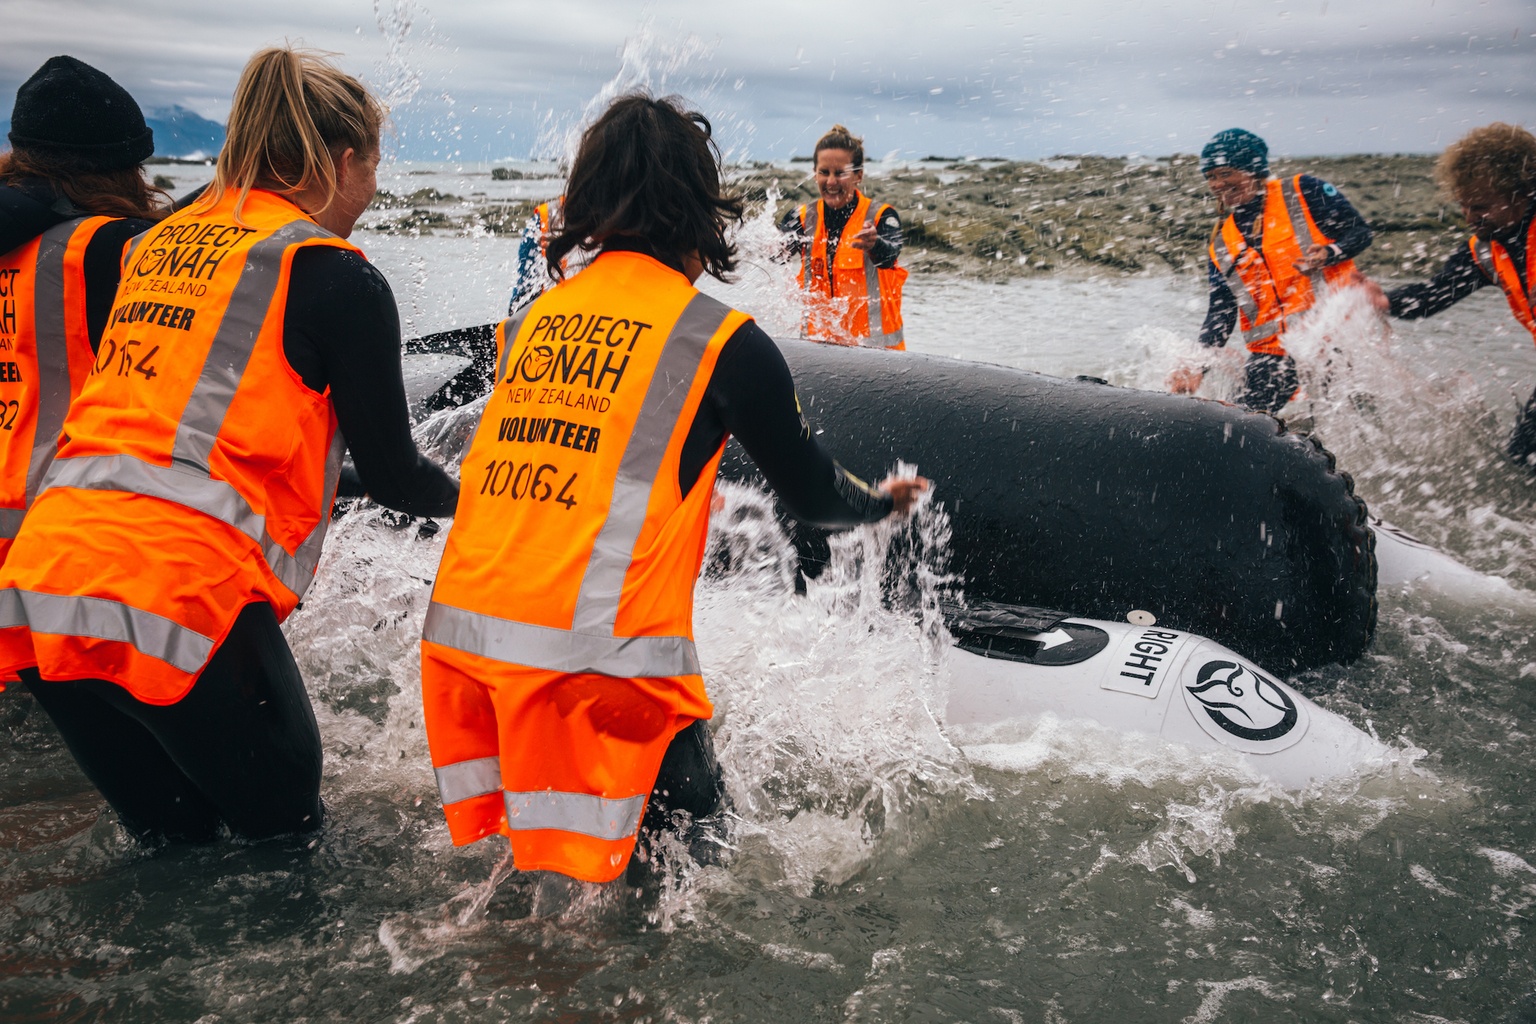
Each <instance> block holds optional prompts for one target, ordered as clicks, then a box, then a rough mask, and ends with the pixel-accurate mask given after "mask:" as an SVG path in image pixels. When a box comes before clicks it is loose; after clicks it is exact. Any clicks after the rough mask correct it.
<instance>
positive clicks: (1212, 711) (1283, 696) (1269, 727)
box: [1188, 661, 1300, 742]
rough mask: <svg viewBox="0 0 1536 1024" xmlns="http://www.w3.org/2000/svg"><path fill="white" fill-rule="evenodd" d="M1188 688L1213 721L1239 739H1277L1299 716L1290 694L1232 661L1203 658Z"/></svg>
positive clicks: (1260, 740)
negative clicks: (1203, 662) (1204, 659)
mask: <svg viewBox="0 0 1536 1024" xmlns="http://www.w3.org/2000/svg"><path fill="white" fill-rule="evenodd" d="M1188 690H1189V694H1190V696H1192V697H1194V699H1195V700H1197V701H1199V702H1200V706H1201V707H1202V708H1204V709H1205V713H1206V714H1207V715H1209V716H1210V717H1211V720H1212V721H1213V722H1215V723H1216V724H1217V725H1219V726H1220V727H1221V728H1222V729H1223V730H1225V731H1226V732H1229V733H1231V734H1232V735H1233V736H1236V737H1238V738H1239V739H1245V740H1253V741H1255V742H1262V741H1264V740H1275V739H1279V738H1280V737H1282V736H1284V735H1285V734H1286V733H1288V732H1290V731H1291V730H1292V729H1294V728H1295V727H1296V722H1297V720H1298V718H1299V717H1300V714H1299V712H1298V711H1297V710H1296V702H1295V701H1293V700H1292V699H1291V697H1290V694H1288V693H1286V692H1285V691H1284V690H1283V689H1281V688H1280V687H1279V686H1278V685H1276V684H1275V683H1274V682H1272V681H1271V680H1268V679H1265V678H1264V677H1263V676H1261V675H1259V674H1258V673H1257V672H1255V671H1253V670H1252V669H1250V668H1248V667H1247V666H1244V665H1239V664H1238V663H1237V662H1234V661H1208V662H1206V663H1205V665H1204V666H1203V667H1202V668H1201V669H1200V673H1199V675H1198V676H1196V678H1195V682H1194V683H1193V684H1192V685H1190V686H1189V687H1188Z"/></svg>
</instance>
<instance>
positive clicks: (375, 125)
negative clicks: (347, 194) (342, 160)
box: [196, 46, 384, 220]
mask: <svg viewBox="0 0 1536 1024" xmlns="http://www.w3.org/2000/svg"><path fill="white" fill-rule="evenodd" d="M330 56H334V55H333V54H325V53H321V52H319V51H315V50H295V49H292V48H291V47H287V46H273V47H269V48H267V49H265V50H261V51H260V52H258V53H257V54H256V55H255V56H253V57H252V58H251V59H250V61H249V63H247V64H246V65H245V70H244V71H242V72H241V73H240V83H239V84H238V85H236V86H235V98H234V102H233V103H232V104H231V106H230V111H229V127H228V129H227V130H226V135H225V139H224V148H223V149H222V150H220V151H219V163H218V167H217V168H216V169H215V171H214V175H213V184H211V185H209V186H208V189H207V191H206V192H204V193H203V195H202V196H200V197H199V198H198V200H197V204H196V207H197V209H199V210H207V209H210V208H212V207H213V206H214V205H215V204H217V203H218V202H219V201H220V200H221V199H222V198H223V197H224V194H225V193H226V192H228V191H230V190H232V189H238V190H239V191H240V200H239V202H238V203H236V204H235V218H236V219H237V220H238V219H239V217H240V209H241V207H242V206H244V205H245V198H246V196H247V195H249V194H250V191H251V189H252V188H253V187H256V186H268V185H271V186H275V188H274V191H277V192H280V193H282V194H283V195H293V194H294V193H297V192H306V191H308V190H310V189H313V188H316V187H319V188H321V189H322V190H323V192H324V194H325V196H326V201H325V205H324V206H322V207H320V210H324V209H326V208H328V207H329V206H330V205H331V203H332V202H333V201H334V200H335V198H336V157H337V156H339V155H340V154H341V152H342V151H343V150H345V149H347V148H348V147H351V148H352V149H354V150H356V151H357V152H358V153H372V152H373V151H374V150H376V149H377V148H378V145H379V132H380V129H381V128H382V127H383V124H384V107H383V105H382V104H380V103H379V101H378V100H377V99H376V98H374V96H373V94H372V93H370V92H369V91H368V88H367V87H366V86H365V85H363V83H361V82H359V81H358V80H357V79H355V78H353V77H352V76H351V75H349V74H346V73H345V72H343V71H342V70H340V69H339V68H337V67H336V66H335V65H334V64H332V63H331V62H330V61H329V60H328V59H326V58H327V57H330ZM320 210H311V211H309V212H310V213H319V212H320Z"/></svg>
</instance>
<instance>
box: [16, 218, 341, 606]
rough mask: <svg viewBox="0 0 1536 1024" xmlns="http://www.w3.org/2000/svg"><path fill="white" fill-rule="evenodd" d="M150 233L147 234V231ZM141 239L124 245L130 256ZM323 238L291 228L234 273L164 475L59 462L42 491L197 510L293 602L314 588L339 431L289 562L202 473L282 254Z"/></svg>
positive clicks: (300, 226) (314, 229) (307, 227)
mask: <svg viewBox="0 0 1536 1024" xmlns="http://www.w3.org/2000/svg"><path fill="white" fill-rule="evenodd" d="M152 230H154V229H151V231H152ZM148 235H149V232H145V233H144V234H142V235H140V236H139V237H138V239H136V240H135V241H134V243H132V252H133V253H134V254H135V255H136V254H137V253H138V252H139V250H140V249H141V248H142V247H143V245H144V244H145V242H144V240H145V239H147V237H148ZM332 237H335V236H334V235H332V234H331V232H329V231H327V230H325V229H324V228H322V227H320V226H319V225H318V224H315V223H313V222H311V221H307V220H295V221H292V222H290V223H288V224H285V225H284V226H283V227H281V228H279V229H278V230H277V231H274V232H273V233H272V234H271V235H268V236H267V237H266V238H264V239H262V240H261V241H260V242H257V243H256V244H255V245H253V246H251V248H250V250H249V251H248V252H247V253H246V257H245V265H244V267H242V268H241V274H240V280H239V282H238V283H237V284H236V285H235V290H234V294H233V295H231V296H230V300H229V304H228V305H227V306H226V307H225V309H224V314H223V316H222V318H221V319H220V320H219V326H218V329H217V330H216V331H215V333H214V337H213V342H212V344H211V345H210V346H209V349H208V355H207V358H206V359H204V361H203V367H202V373H201V375H200V376H199V377H198V381H197V384H196V385H194V386H193V388H192V394H191V395H190V396H189V397H188V399H187V405H186V408H185V409H183V410H182V414H181V422H180V423H179V424H177V427H176V440H175V443H174V444H173V446H172V449H171V467H170V468H167V467H164V466H156V465H152V464H150V463H147V462H143V461H141V460H139V459H136V458H134V457H132V456H129V455H104V456H90V457H83V458H74V459H59V460H56V461H55V462H54V464H53V467H52V468H51V469H50V470H49V471H48V474H47V476H46V477H45V478H44V481H43V487H78V488H82V489H87V490H111V491H128V492H130V493H135V494H146V495H149V496H151V497H156V498H163V499H165V500H166V501H174V502H176V503H177V504H180V505H185V506H186V507H187V508H192V509H197V510H198V511H200V512H204V513H206V514H207V515H210V516H212V517H214V518H215V519H218V520H219V521H220V522H223V523H228V524H229V525H230V526H232V527H234V528H235V529H237V530H239V531H240V532H241V533H243V534H245V535H246V536H247V537H249V538H251V540H253V541H255V542H256V543H257V544H258V545H259V546H260V547H261V551H262V555H263V557H264V558H265V559H266V562H267V565H268V566H269V567H270V568H271V570H272V574H273V575H274V576H276V577H277V578H278V579H279V580H280V581H281V582H282V584H283V586H285V587H287V588H288V589H289V590H291V591H293V593H294V594H296V595H298V596H299V597H303V596H304V591H305V590H307V589H308V588H309V584H310V583H311V582H312V581H313V580H314V574H315V566H316V565H317V564H318V563H319V561H320V550H321V548H322V547H323V546H324V544H325V531H326V528H327V526H328V525H329V524H330V515H329V512H330V508H329V499H330V498H331V497H332V496H333V495H334V494H335V492H336V482H337V480H338V478H339V477H340V475H341V462H342V456H343V455H344V453H345V449H346V442H345V440H344V439H343V438H342V436H341V433H340V431H338V432H337V433H336V434H335V436H333V437H332V438H331V446H330V449H329V450H328V451H327V452H326V460H325V479H324V482H323V486H322V489H321V493H322V495H324V497H323V499H322V501H324V502H325V506H324V507H322V508H319V509H316V513H317V516H316V523H315V527H314V529H313V530H311V531H310V533H309V535H308V536H307V537H305V538H304V540H303V541H301V542H300V544H299V548H298V551H297V552H296V553H295V554H292V555H290V554H289V553H288V552H287V551H286V550H284V548H283V547H282V545H281V544H279V543H277V541H276V540H274V539H273V538H272V537H271V535H269V534H268V533H267V529H266V518H265V517H264V516H261V515H258V514H257V513H256V512H255V510H254V509H252V508H251V506H250V504H249V503H248V502H247V501H246V500H245V499H244V498H243V497H241V495H240V493H239V492H238V491H236V490H235V489H234V487H233V486H231V485H230V484H228V483H225V482H224V481H222V480H215V479H213V477H212V475H211V470H210V469H209V466H208V458H209V455H210V454H211V453H212V451H213V445H214V441H215V439H216V438H217V437H218V435H219V431H221V430H222V429H223V428H224V418H225V416H226V415H228V413H229V406H230V403H231V402H232V401H233V399H234V396H235V392H236V391H238V390H239V388H240V381H241V379H242V378H243V377H244V375H245V368H246V364H247V363H249V362H250V358H251V353H252V352H253V351H254V350H255V348H256V339H257V337H258V336H259V335H260V334H261V327H262V324H263V323H264V322H265V321H266V318H267V316H268V314H269V313H270V312H271V307H272V300H273V298H274V297H275V296H276V294H277V284H278V279H279V277H280V276H281V271H282V264H283V253H284V252H286V251H287V249H288V247H289V246H291V245H295V244H297V243H299V242H303V241H306V240H308V239H311V238H332Z"/></svg>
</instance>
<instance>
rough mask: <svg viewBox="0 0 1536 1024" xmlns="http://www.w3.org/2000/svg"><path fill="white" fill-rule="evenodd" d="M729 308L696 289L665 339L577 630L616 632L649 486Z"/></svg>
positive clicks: (584, 583)
mask: <svg viewBox="0 0 1536 1024" xmlns="http://www.w3.org/2000/svg"><path fill="white" fill-rule="evenodd" d="M730 315H731V307H729V306H727V305H725V304H724V303H722V302H719V301H717V300H715V299H712V298H710V297H709V296H708V295H705V294H703V293H702V292H701V293H698V294H696V295H694V297H693V298H692V299H691V300H689V302H688V305H687V306H686V307H685V308H684V309H683V314H682V316H680V317H678V318H677V323H676V324H675V325H674V326H673V328H672V333H671V334H669V335H668V336H667V340H666V342H665V344H664V345H663V346H662V350H661V358H660V359H659V360H658V361H657V363H656V370H655V372H654V373H653V374H652V375H651V382H650V385H649V386H648V387H647V388H646V390H645V400H644V401H643V402H641V404H640V415H639V416H638V417H636V419H635V428H634V430H633V431H631V432H630V435H629V440H628V441H627V443H626V444H625V446H624V454H623V456H622V457H621V458H620V459H619V473H618V477H617V479H615V480H614V484H613V498H612V499H611V501H610V503H609V505H608V517H607V518H606V519H605V520H604V521H603V526H602V529H600V530H599V531H598V534H597V540H596V541H595V542H594V543H593V545H592V555H591V557H590V558H589V559H588V560H587V570H586V572H585V573H584V574H583V576H582V579H581V589H580V590H579V591H578V592H577V594H576V610H575V613H574V614H573V615H572V617H571V629H573V630H575V631H576V632H578V633H598V634H601V635H604V636H612V635H613V627H614V622H615V621H616V620H617V618H618V615H619V595H620V592H621V591H622V590H623V589H624V576H625V574H626V573H628V571H629V566H630V562H631V560H632V558H633V556H634V551H635V542H636V541H637V540H638V539H639V537H640V530H641V528H642V527H644V526H645V512H646V508H647V507H648V506H649V504H650V500H651V488H652V487H654V486H655V485H656V476H657V474H658V473H659V472H660V471H661V463H662V460H663V459H664V458H665V457H666V454H667V443H668V442H669V441H670V440H671V439H672V435H673V433H674V432H675V431H676V430H677V426H678V420H680V419H681V418H682V415H683V404H684V403H685V402H686V401H687V399H688V392H689V391H690V390H692V388H693V382H694V378H695V377H697V376H698V374H699V364H700V362H701V361H702V360H703V358H704V352H705V350H706V349H707V348H708V347H709V339H711V338H713V337H714V336H715V332H716V331H718V330H719V329H720V327H721V325H722V324H724V323H725V320H726V318H727V317H728V316H730ZM690 646H691V645H690ZM625 674H626V675H628V674H629V673H625Z"/></svg>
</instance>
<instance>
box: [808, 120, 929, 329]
mask: <svg viewBox="0 0 1536 1024" xmlns="http://www.w3.org/2000/svg"><path fill="white" fill-rule="evenodd" d="M815 161H816V163H815V167H816V169H815V178H816V188H817V191H819V192H820V193H821V198H820V199H819V200H817V201H816V202H814V203H808V204H806V205H805V206H801V207H799V208H797V209H792V210H790V211H789V213H787V214H786V215H785V216H784V219H783V220H782V221H780V222H779V230H780V231H782V232H784V233H785V234H786V235H788V236H789V242H788V251H789V253H790V254H791V255H798V256H799V257H800V287H801V289H802V290H804V292H805V296H804V300H805V315H804V318H803V320H802V325H801V334H802V335H803V336H804V337H806V338H810V339H811V340H813V341H829V342H833V343H835V344H839V345H868V346H871V347H874V348H893V349H905V348H906V347H907V344H906V334H905V332H904V329H903V327H902V318H901V289H902V285H903V284H904V283H905V282H906V279H907V272H906V270H905V269H903V268H902V267H901V266H900V265H899V262H898V261H899V259H900V257H901V245H902V236H901V218H900V217H898V216H897V214H896V210H895V208H894V207H892V206H890V205H888V204H886V203H878V202H874V201H872V200H871V199H870V198H869V197H868V196H866V195H865V194H864V193H863V191H862V186H863V184H864V140H863V139H861V138H858V137H857V136H855V135H853V134H852V133H851V132H849V131H848V129H847V128H844V127H843V126H842V125H840V124H839V125H833V126H832V130H831V131H829V132H827V133H826V134H825V135H823V136H822V137H821V138H820V139H819V140H818V141H817V143H816V151H815Z"/></svg>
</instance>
